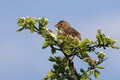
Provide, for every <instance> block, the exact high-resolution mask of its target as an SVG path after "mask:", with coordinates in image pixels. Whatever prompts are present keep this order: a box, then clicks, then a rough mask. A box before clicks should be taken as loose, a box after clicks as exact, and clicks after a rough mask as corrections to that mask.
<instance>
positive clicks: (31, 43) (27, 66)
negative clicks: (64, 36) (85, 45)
mask: <svg viewBox="0 0 120 80" xmlns="http://www.w3.org/2000/svg"><path fill="white" fill-rule="evenodd" d="M25 16H30V17H46V18H48V19H49V22H50V23H49V25H48V28H49V29H52V30H55V27H53V26H54V25H55V24H56V23H57V22H58V21H59V20H61V19H64V20H66V21H68V22H69V23H70V24H71V25H72V26H74V28H75V29H77V30H78V31H79V32H80V33H81V34H82V37H83V39H84V38H89V39H91V40H95V34H96V31H97V29H102V31H103V32H104V33H105V34H106V35H109V36H110V37H111V38H113V39H116V40H118V44H117V45H120V37H119V35H120V0H74V1H73V0H71V1H70V0H59V1H58V0H10V1H9V0H1V1H0V80H41V79H42V78H43V77H44V76H45V75H46V73H47V72H48V71H49V70H50V69H51V68H52V64H51V63H50V62H49V61H48V58H49V56H51V54H50V49H49V48H48V49H45V50H42V47H41V46H42V43H43V41H44V39H43V38H42V37H41V36H39V35H37V34H36V33H34V34H30V33H29V31H22V32H21V33H17V32H16V30H17V29H18V28H19V26H17V24H16V22H17V19H18V18H19V17H25ZM58 54H60V53H59V52H58ZM106 56H107V57H109V59H108V60H107V61H105V62H104V63H103V65H105V69H104V70H101V78H100V79H99V80H119V79H120V76H119V75H120V64H119V61H120V50H111V49H107V51H106ZM76 65H79V66H80V63H77V62H76Z"/></svg>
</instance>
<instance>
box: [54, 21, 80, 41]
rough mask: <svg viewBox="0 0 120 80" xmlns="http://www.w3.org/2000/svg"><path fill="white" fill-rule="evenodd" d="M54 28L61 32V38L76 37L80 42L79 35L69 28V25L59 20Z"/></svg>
mask: <svg viewBox="0 0 120 80" xmlns="http://www.w3.org/2000/svg"><path fill="white" fill-rule="evenodd" d="M55 27H56V28H57V29H58V30H60V31H61V35H63V36H67V35H71V36H72V37H73V38H74V37H76V38H78V39H79V40H81V34H80V33H79V32H78V31H77V30H76V29H74V28H73V27H71V25H70V24H69V23H68V22H67V21H65V20H60V21H59V22H58V23H57V24H56V25H55Z"/></svg>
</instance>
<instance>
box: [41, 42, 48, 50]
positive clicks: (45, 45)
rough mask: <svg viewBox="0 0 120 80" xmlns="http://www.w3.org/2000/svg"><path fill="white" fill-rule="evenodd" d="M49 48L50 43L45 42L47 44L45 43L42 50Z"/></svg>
mask: <svg viewBox="0 0 120 80" xmlns="http://www.w3.org/2000/svg"><path fill="white" fill-rule="evenodd" d="M48 46H49V42H48V41H45V42H44V43H43V46H42V48H43V49H44V48H47V47H48Z"/></svg>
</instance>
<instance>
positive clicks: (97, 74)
mask: <svg viewBox="0 0 120 80" xmlns="http://www.w3.org/2000/svg"><path fill="white" fill-rule="evenodd" d="M99 75H100V72H99V71H98V70H95V71H94V76H95V78H99Z"/></svg>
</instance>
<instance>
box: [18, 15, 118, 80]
mask: <svg viewBox="0 0 120 80" xmlns="http://www.w3.org/2000/svg"><path fill="white" fill-rule="evenodd" d="M48 23H49V22H48V19H47V18H44V17H42V18H31V17H26V18H24V17H20V18H19V19H18V21H17V24H18V26H21V28H20V29H18V30H17V32H20V31H22V30H25V29H28V30H30V32H31V33H33V32H36V33H38V35H41V36H42V37H43V38H44V39H45V41H44V42H43V46H42V48H43V49H45V48H47V47H50V49H51V54H52V55H54V54H55V53H57V52H58V51H60V52H62V54H63V56H54V57H50V58H49V59H48V60H49V61H50V62H53V63H54V64H53V68H52V69H51V70H50V71H48V74H47V75H46V77H45V78H43V80H92V78H91V75H94V77H95V78H99V75H100V71H99V69H104V66H103V65H101V63H103V62H104V61H105V60H106V59H107V57H106V56H105V52H103V51H101V49H99V48H102V50H106V48H108V47H110V48H112V49H119V47H118V46H116V45H115V43H116V41H115V40H114V39H111V38H110V37H108V36H106V35H105V34H104V33H102V32H101V30H100V29H99V30H97V34H96V40H95V41H91V40H89V39H87V38H86V39H84V40H82V41H80V40H78V39H76V38H73V37H72V36H71V35H67V36H61V35H59V34H58V33H59V30H56V31H57V33H54V32H53V31H52V30H50V29H48V28H47V27H46V26H47V24H48ZM90 54H94V56H96V58H95V57H93V56H91V55H90ZM77 57H78V58H79V61H80V62H81V61H82V62H83V63H86V64H87V65H88V66H87V68H86V69H83V68H79V71H77V70H76V66H77V65H76V66H75V62H74V61H73V59H74V58H77Z"/></svg>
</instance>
